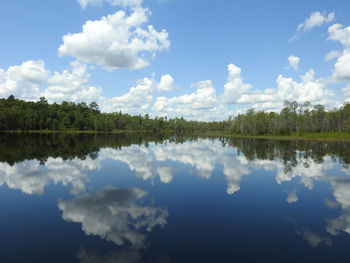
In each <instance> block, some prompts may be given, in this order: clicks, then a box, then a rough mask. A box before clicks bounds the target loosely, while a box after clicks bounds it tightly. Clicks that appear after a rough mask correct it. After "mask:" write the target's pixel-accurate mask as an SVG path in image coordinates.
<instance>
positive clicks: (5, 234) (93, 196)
mask: <svg viewBox="0 0 350 263" xmlns="http://www.w3.org/2000/svg"><path fill="white" fill-rule="evenodd" d="M349 163H350V144H349V143H345V142H343V143H342V142H336V143H334V142H333V143H322V142H312V141H273V140H256V139H255V140H253V139H229V138H198V137H184V136H172V135H154V134H153V135H150V134H142V135H140V134H129V135H89V134H86V135H68V134H63V135H62V134H61V135H59V134H51V135H37V134H32V135H25V136H24V135H15V134H1V135H0V211H1V214H0V261H1V262H85V263H87V262H233V261H236V262H316V261H317V262H349V260H350V253H349V248H350V235H349V234H350V168H349Z"/></svg>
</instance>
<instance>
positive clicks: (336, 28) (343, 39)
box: [328, 24, 350, 82]
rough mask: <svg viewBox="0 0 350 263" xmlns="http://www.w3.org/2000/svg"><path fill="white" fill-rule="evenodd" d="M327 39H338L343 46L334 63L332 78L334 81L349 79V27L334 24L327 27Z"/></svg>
mask: <svg viewBox="0 0 350 263" xmlns="http://www.w3.org/2000/svg"><path fill="white" fill-rule="evenodd" d="M328 33H329V37H328V39H329V40H333V41H338V42H340V43H341V44H342V45H343V46H344V50H343V52H342V53H341V54H339V53H338V55H339V56H338V58H337V61H336V62H335V65H334V70H333V75H332V80H333V81H336V82H342V81H349V80H350V27H345V28H344V27H343V26H342V25H340V24H334V25H332V26H330V27H329V28H328Z"/></svg>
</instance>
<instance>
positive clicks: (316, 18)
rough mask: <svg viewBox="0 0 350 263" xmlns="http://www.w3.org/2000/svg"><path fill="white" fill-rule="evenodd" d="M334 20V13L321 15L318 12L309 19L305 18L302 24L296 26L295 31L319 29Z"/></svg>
mask: <svg viewBox="0 0 350 263" xmlns="http://www.w3.org/2000/svg"><path fill="white" fill-rule="evenodd" d="M334 18H335V13H334V12H332V13H329V14H328V15H326V14H321V13H320V12H313V13H311V15H310V17H308V18H306V19H305V21H304V23H301V24H299V25H298V28H297V31H298V32H299V31H301V30H304V31H310V30H311V29H313V28H314V27H320V26H322V25H323V24H326V23H329V22H332V21H333V20H334Z"/></svg>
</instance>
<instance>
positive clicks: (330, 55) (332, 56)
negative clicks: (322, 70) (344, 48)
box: [324, 50, 341, 61]
mask: <svg viewBox="0 0 350 263" xmlns="http://www.w3.org/2000/svg"><path fill="white" fill-rule="evenodd" d="M340 56H341V52H340V51H339V50H332V51H329V52H328V53H327V54H326V56H325V57H324V60H325V61H330V60H332V59H335V58H338V57H340Z"/></svg>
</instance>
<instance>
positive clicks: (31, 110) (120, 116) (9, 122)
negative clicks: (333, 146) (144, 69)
mask: <svg viewBox="0 0 350 263" xmlns="http://www.w3.org/2000/svg"><path fill="white" fill-rule="evenodd" d="M39 130H40V131H42V130H48V131H94V132H113V131H156V132H165V131H173V132H177V133H179V132H180V133H210V132H219V133H229V134H237V135H250V136H257V135H258V136H260V135H291V134H297V135H303V134H304V133H324V132H350V104H349V103H345V104H344V105H343V106H342V107H340V108H338V109H333V110H325V107H324V106H323V105H319V104H318V105H312V104H311V103H310V102H304V103H298V102H296V101H293V102H290V101H285V103H284V108H283V109H282V110H281V111H280V112H279V113H276V112H264V111H256V110H254V109H249V110H248V111H247V112H246V113H245V114H238V115H237V116H232V117H229V118H228V119H227V120H223V121H211V122H204V121H193V120H185V119H184V118H174V119H168V118H167V117H155V118H150V116H149V115H148V114H145V115H143V116H142V115H136V116H131V115H129V114H127V113H122V112H120V111H119V112H118V111H116V112H113V113H103V112H101V111H100V110H99V106H98V104H97V103H95V102H92V103H90V104H89V105H88V104H86V103H84V102H81V103H74V102H66V101H64V102H62V103H61V104H58V103H53V104H49V103H48V101H47V100H46V99H45V98H44V97H41V98H40V100H39V101H37V102H33V101H24V100H20V99H16V98H15V97H14V96H12V95H11V96H9V97H8V98H7V99H0V131H39Z"/></svg>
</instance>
